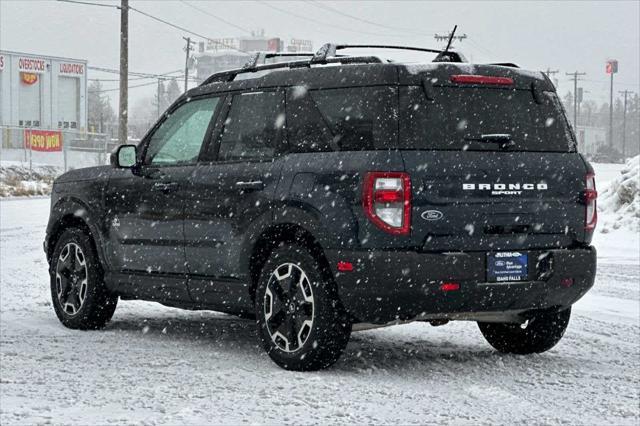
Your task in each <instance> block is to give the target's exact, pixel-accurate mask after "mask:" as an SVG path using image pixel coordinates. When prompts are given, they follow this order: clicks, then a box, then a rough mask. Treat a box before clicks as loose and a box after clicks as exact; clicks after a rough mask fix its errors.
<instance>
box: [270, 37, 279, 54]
mask: <svg viewBox="0 0 640 426" xmlns="http://www.w3.org/2000/svg"><path fill="white" fill-rule="evenodd" d="M267 50H268V51H270V52H277V51H279V50H280V39H279V38H277V37H276V38H270V39H269V40H267Z"/></svg>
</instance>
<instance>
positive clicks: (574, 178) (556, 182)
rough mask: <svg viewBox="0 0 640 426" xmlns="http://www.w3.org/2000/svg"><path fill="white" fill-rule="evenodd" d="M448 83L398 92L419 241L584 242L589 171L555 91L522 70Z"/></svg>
mask: <svg viewBox="0 0 640 426" xmlns="http://www.w3.org/2000/svg"><path fill="white" fill-rule="evenodd" d="M487 71H488V70H485V74H487V73H488V72H487ZM454 75H458V74H457V73H456V74H454ZM450 77H451V76H450V75H445V76H441V77H440V78H435V79H429V80H428V81H426V82H425V81H423V84H421V85H419V86H418V85H415V86H412V85H409V86H403V87H401V88H400V117H401V122H400V137H399V146H400V148H401V149H402V150H403V151H402V155H403V159H404V162H405V168H406V171H407V172H408V173H409V174H410V176H411V179H412V187H413V200H412V206H413V207H412V229H411V240H412V243H413V245H415V246H418V247H422V248H423V249H424V250H427V251H448V250H486V251H492V250H517V249H529V248H547V247H567V246H570V245H572V244H573V243H574V242H576V241H580V240H582V239H583V238H584V209H585V207H584V204H582V203H581V200H580V194H581V191H582V190H583V189H584V185H585V175H586V166H585V163H584V161H583V159H582V157H581V156H580V155H579V154H577V152H576V149H575V141H574V138H573V135H572V132H571V130H570V128H569V126H568V123H567V120H566V118H565V116H564V112H563V110H562V107H561V106H560V102H559V101H558V98H557V95H556V93H555V91H554V90H553V88H550V87H548V86H547V87H545V86H544V84H545V81H544V80H541V79H535V78H532V77H530V76H527V75H524V74H516V75H512V76H511V77H508V78H507V80H499V79H498V80H496V79H495V77H492V78H489V79H487V80H482V79H480V80H478V79H473V78H472V79H461V81H460V82H455V81H452V80H453V79H452V78H450ZM476 77H477V76H476ZM490 77H491V75H490ZM500 78H502V77H500ZM509 80H511V82H510V83H509ZM485 81H486V82H485ZM543 87H544V88H543Z"/></svg>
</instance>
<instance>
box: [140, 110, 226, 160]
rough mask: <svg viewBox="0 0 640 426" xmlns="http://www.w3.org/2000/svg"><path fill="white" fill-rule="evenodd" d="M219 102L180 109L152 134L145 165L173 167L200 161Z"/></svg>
mask: <svg viewBox="0 0 640 426" xmlns="http://www.w3.org/2000/svg"><path fill="white" fill-rule="evenodd" d="M217 104H218V98H206V99H197V100H193V101H190V102H187V103H185V104H183V105H182V106H180V107H178V109H176V110H175V111H174V112H173V113H172V114H171V115H170V116H169V117H168V118H167V119H166V120H165V121H164V122H163V123H162V124H161V125H160V127H159V128H158V129H157V130H156V131H155V132H154V133H153V135H152V136H151V140H150V141H149V146H148V148H147V153H146V156H145V161H144V163H145V164H152V165H172V164H183V163H186V164H188V163H193V162H195V161H196V160H197V159H198V154H200V148H201V147H202V143H203V142H204V139H205V136H206V132H207V128H208V127H209V123H210V121H211V117H212V116H213V112H214V111H215V109H216V106H217Z"/></svg>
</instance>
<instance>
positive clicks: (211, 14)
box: [180, 0, 251, 34]
mask: <svg viewBox="0 0 640 426" xmlns="http://www.w3.org/2000/svg"><path fill="white" fill-rule="evenodd" d="M180 1H181V2H182V3H184V4H186V5H187V6H189V7H190V8H192V9H195V10H197V11H198V12H200V13H204V14H205V15H207V16H209V17H211V18H213V19H217V20H218V21H220V22H223V23H225V24H227V25H229V26H231V27H234V28H236V29H238V30H240V31H243V32H245V33H248V34H251V30H249V29H247V28H244V27H241V26H240V25H236V24H234V23H233V22H229V21H227V20H226V19H223V18H221V17H219V16H216V15H214V14H213V13H211V12H208V11H206V10H204V9H202V8H200V7H198V6H196V5H193V4H191V3H188V2H186V1H185V0H180Z"/></svg>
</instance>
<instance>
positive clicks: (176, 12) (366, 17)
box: [0, 0, 640, 105]
mask: <svg viewBox="0 0 640 426" xmlns="http://www.w3.org/2000/svg"><path fill="white" fill-rule="evenodd" d="M93 1H98V0H93ZM188 1H189V3H191V4H193V5H196V6H197V7H199V8H201V9H204V10H206V11H207V12H208V13H210V14H212V15H215V16H219V17H221V18H223V19H225V20H226V21H227V22H229V23H231V24H233V25H235V26H232V25H229V24H226V23H224V22H222V21H219V20H216V19H214V18H213V17H211V16H207V15H206V14H204V13H202V12H199V11H197V10H195V9H194V8H192V7H190V6H189V5H188V4H186V3H185V2H182V1H136V0H131V6H133V7H135V8H138V9H140V10H141V11H144V12H147V13H150V14H152V15H155V16H157V17H159V18H162V19H165V20H168V21H171V22H173V23H175V24H177V25H180V26H183V27H186V28H188V29H189V30H191V31H194V32H196V33H199V34H202V35H206V36H208V37H212V38H216V37H226V36H228V37H234V36H242V35H247V33H246V32H243V31H244V30H246V31H251V30H254V29H264V30H265V32H266V34H267V35H269V36H274V37H281V38H283V39H286V40H288V39H290V38H302V39H310V40H312V41H313V42H314V48H318V47H320V45H321V44H322V43H324V42H327V41H335V42H358V43H362V42H367V43H372V42H375V43H387V44H391V43H393V44H407V45H415V46H428V47H433V46H436V47H440V46H441V44H440V43H438V42H436V41H435V40H434V39H433V34H434V33H435V32H438V33H447V32H448V31H450V29H451V28H452V27H453V25H454V24H457V25H458V32H459V33H460V34H467V36H468V38H467V39H465V40H464V41H462V42H461V43H454V45H456V46H457V47H458V48H459V49H460V50H461V51H462V52H463V53H465V54H466V55H467V57H469V58H470V59H472V60H473V61H474V62H506V61H508V62H515V63H517V64H519V65H520V66H522V67H524V68H529V69H538V70H541V69H547V68H551V69H558V70H560V74H557V75H556V76H555V77H556V78H557V79H558V80H559V91H560V93H561V94H564V93H565V92H566V91H567V90H568V89H572V88H573V87H572V83H570V82H569V77H568V76H566V75H565V73H566V72H573V71H576V70H577V71H581V72H586V73H587V75H586V76H585V77H583V78H584V80H585V81H584V82H582V83H581V84H582V85H583V86H584V87H585V90H588V91H589V93H587V94H585V99H589V98H593V99H596V100H598V101H605V100H607V99H608V93H609V82H608V76H607V75H606V74H605V61H606V60H607V59H608V58H615V59H618V61H619V63H620V72H619V74H618V75H616V80H615V81H616V85H615V90H616V92H617V91H618V90H624V89H627V90H633V91H635V92H638V90H639V83H640V82H639V79H640V78H639V75H640V73H639V70H640V59H639V56H640V55H639V51H640V47H639V39H640V29H639V21H640V8H639V5H640V2H638V1H627V2H613V1H600V2H578V1H572V2H543V1H538V2H523V1H518V2H515V1H514V2H507V1H501V2H484V1H477V2H435V1H433V2H432V1H424V2H419V1H413V2H400V1H385V2H372V1H371V2H355V1H350V2H337V1H331V2H326V3H322V4H320V5H318V4H317V3H314V2H313V1H295V2H290V1H286V2H285V1H282V2H272V3H268V4H261V2H257V1H227V2H224V1H196V0H188ZM104 4H111V5H114V4H119V1H107V2H104ZM269 5H271V7H270V6H269ZM323 5H325V6H329V7H331V8H334V9H337V10H338V11H341V12H342V14H339V13H336V12H334V11H331V10H327V8H323V7H322V6H323ZM278 9H280V10H278ZM292 14H293V15H298V16H293V15H292ZM348 15H351V16H348ZM305 16H306V17H308V19H305V18H304V17H305ZM119 25H120V20H119V11H118V10H117V9H115V8H107V7H96V6H83V5H78V4H70V3H62V2H57V1H24V0H23V1H13V0H0V48H1V49H3V50H14V51H20V52H27V53H32V54H43V55H54V56H64V57H71V58H78V59H87V60H88V61H89V64H90V65H93V66H101V67H108V68H117V67H118V55H119V40H118V38H119ZM240 28H242V29H240ZM187 35H188V34H186V33H185V32H183V31H180V30H176V29H174V28H171V27H169V26H167V25H164V24H162V23H158V22H155V21H153V20H151V19H149V18H147V17H145V16H142V15H140V14H138V13H135V12H133V11H132V12H131V13H130V47H129V55H130V56H129V58H130V62H129V64H130V65H129V67H130V70H131V71H137V72H149V73H164V72H169V71H174V70H178V69H181V68H183V67H184V52H183V47H184V41H183V39H182V36H187ZM400 59H403V58H400ZM404 59H408V58H404ZM411 59H415V57H412V58H411ZM114 77H117V76H114V75H109V74H104V73H98V72H91V71H90V73H89V78H105V79H109V78H114ZM143 82H145V81H144V80H142V81H137V82H136V83H137V84H140V83H143ZM130 84H131V85H133V84H134V82H131V83H130ZM105 87H107V88H109V87H113V88H117V82H108V83H105ZM154 90H155V88H154V86H149V87H140V88H135V89H132V90H131V91H130V96H131V101H132V102H135V100H137V99H140V98H141V97H144V96H151V95H153V93H154ZM110 95H111V98H112V100H113V101H114V105H115V101H116V100H117V92H111V93H110Z"/></svg>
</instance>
